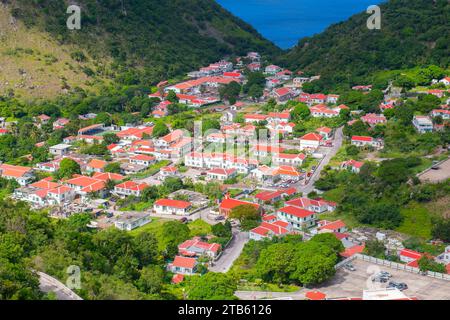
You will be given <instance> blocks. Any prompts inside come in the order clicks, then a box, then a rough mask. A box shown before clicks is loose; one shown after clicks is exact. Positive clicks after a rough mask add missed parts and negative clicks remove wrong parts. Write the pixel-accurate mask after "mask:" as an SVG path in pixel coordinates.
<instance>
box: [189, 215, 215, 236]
mask: <svg viewBox="0 0 450 320" xmlns="http://www.w3.org/2000/svg"><path fill="white" fill-rule="evenodd" d="M188 227H189V229H191V236H193V237H195V236H203V235H207V234H209V233H211V226H210V225H209V224H208V223H206V222H205V221H203V220H202V219H197V220H195V221H193V222H190V223H188Z"/></svg>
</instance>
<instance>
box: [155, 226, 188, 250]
mask: <svg viewBox="0 0 450 320" xmlns="http://www.w3.org/2000/svg"><path fill="white" fill-rule="evenodd" d="M189 237H190V230H189V227H188V226H187V225H185V224H183V223H181V222H179V221H169V222H166V223H164V224H163V225H162V228H161V243H162V245H163V246H164V248H165V256H166V257H173V256H175V255H176V254H177V252H178V245H179V244H180V243H182V242H183V241H185V240H187V239H189Z"/></svg>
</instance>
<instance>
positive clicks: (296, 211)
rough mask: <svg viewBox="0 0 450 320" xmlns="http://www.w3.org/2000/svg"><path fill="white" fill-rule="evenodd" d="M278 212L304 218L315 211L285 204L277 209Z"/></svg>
mask: <svg viewBox="0 0 450 320" xmlns="http://www.w3.org/2000/svg"><path fill="white" fill-rule="evenodd" d="M278 211H279V212H284V213H287V214H290V215H293V216H296V217H299V218H306V217H309V216H311V215H314V214H315V213H314V212H312V211H309V210H305V209H301V208H297V207H292V206H287V207H284V208H281V209H278Z"/></svg>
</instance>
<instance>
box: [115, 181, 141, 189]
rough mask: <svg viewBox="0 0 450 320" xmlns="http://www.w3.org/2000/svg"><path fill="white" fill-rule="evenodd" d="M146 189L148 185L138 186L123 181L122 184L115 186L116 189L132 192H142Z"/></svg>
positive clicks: (132, 182) (134, 183)
mask: <svg viewBox="0 0 450 320" xmlns="http://www.w3.org/2000/svg"><path fill="white" fill-rule="evenodd" d="M147 187H148V184H146V183H139V184H138V183H136V182H134V181H125V182H123V183H120V184H118V185H116V188H121V189H128V190H133V191H142V190H144V189H145V188H147Z"/></svg>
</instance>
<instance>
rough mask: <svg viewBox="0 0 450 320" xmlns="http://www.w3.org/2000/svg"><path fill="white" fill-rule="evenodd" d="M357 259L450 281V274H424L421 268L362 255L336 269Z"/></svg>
mask: <svg viewBox="0 0 450 320" xmlns="http://www.w3.org/2000/svg"><path fill="white" fill-rule="evenodd" d="M355 259H361V260H362V261H367V262H370V263H375V264H378V265H381V266H386V267H389V268H392V269H396V270H402V271H406V272H411V273H415V274H423V275H426V276H428V277H431V278H435V279H441V280H446V281H450V275H449V274H443V273H438V272H432V271H427V272H426V273H422V271H420V269H419V268H414V267H410V266H407V265H405V264H402V263H397V262H393V261H388V260H383V259H378V258H374V257H370V256H366V255H364V254H360V253H357V254H354V255H353V256H351V257H350V258H347V259H345V260H343V261H341V262H339V263H338V264H336V265H335V266H334V268H335V269H336V270H337V269H339V268H341V267H343V266H344V265H345V264H347V263H349V262H350V261H353V260H355Z"/></svg>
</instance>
